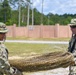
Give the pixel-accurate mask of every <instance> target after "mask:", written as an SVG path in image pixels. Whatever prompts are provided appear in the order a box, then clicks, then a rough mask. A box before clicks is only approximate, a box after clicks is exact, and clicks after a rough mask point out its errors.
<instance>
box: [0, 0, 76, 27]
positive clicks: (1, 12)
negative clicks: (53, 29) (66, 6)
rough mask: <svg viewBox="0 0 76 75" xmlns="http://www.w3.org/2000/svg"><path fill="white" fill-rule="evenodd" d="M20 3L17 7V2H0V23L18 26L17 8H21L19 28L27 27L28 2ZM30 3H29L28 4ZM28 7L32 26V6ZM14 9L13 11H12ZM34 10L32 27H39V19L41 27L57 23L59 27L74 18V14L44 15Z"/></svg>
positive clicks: (5, 0) (11, 0)
mask: <svg viewBox="0 0 76 75" xmlns="http://www.w3.org/2000/svg"><path fill="white" fill-rule="evenodd" d="M20 1H21V3H20V5H19V0H2V2H1V1H0V21H2V22H5V23H6V24H7V25H12V24H16V25H17V26H18V23H19V7H21V11H20V12H21V14H20V17H21V18H20V24H21V26H26V25H27V18H28V2H30V0H27V1H28V2H25V1H24V0H20ZM30 3H31V2H30ZM29 6H30V14H29V20H30V22H29V24H30V25H32V6H31V5H29ZM14 8H15V9H14ZM33 10H34V25H41V17H43V20H42V24H43V25H55V24H56V23H59V24H60V25H67V24H69V23H70V20H71V19H72V18H76V14H66V13H65V14H63V15H58V14H53V13H48V14H47V15H44V14H42V13H40V12H39V11H38V10H37V9H36V8H34V9H33Z"/></svg>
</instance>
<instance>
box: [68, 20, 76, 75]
mask: <svg viewBox="0 0 76 75" xmlns="http://www.w3.org/2000/svg"><path fill="white" fill-rule="evenodd" d="M70 28H71V31H72V37H71V40H70V42H69V47H68V51H69V52H71V53H72V54H73V56H74V60H75V63H76V19H72V20H71V23H70ZM69 75H76V66H75V65H72V66H69Z"/></svg>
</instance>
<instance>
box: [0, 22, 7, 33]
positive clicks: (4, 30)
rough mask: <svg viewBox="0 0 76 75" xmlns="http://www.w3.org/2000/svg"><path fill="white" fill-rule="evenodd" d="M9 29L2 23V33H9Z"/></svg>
mask: <svg viewBox="0 0 76 75" xmlns="http://www.w3.org/2000/svg"><path fill="white" fill-rule="evenodd" d="M7 32H8V29H7V28H6V25H5V24H4V23H2V22H0V33H7Z"/></svg>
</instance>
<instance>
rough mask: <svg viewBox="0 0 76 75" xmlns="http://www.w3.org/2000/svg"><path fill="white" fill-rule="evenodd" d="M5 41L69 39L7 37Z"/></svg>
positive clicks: (55, 39) (63, 39) (67, 39)
mask: <svg viewBox="0 0 76 75" xmlns="http://www.w3.org/2000/svg"><path fill="white" fill-rule="evenodd" d="M7 40H43V41H69V40H70V38H26V37H14V38H12V37H7Z"/></svg>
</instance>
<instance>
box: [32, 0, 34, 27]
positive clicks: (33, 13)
mask: <svg viewBox="0 0 76 75" xmlns="http://www.w3.org/2000/svg"><path fill="white" fill-rule="evenodd" d="M33 25H34V11H33V0H32V26H33Z"/></svg>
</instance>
